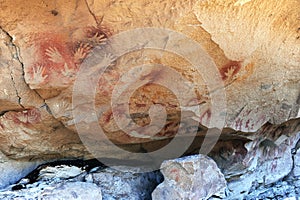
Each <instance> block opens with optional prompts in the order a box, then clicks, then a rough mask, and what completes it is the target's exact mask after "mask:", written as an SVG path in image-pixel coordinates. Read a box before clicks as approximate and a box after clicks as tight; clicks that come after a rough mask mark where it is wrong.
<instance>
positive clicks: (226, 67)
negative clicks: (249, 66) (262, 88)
mask: <svg viewBox="0 0 300 200" xmlns="http://www.w3.org/2000/svg"><path fill="white" fill-rule="evenodd" d="M231 68H233V69H234V71H233V74H232V75H236V74H237V73H238V72H239V71H240V69H241V62H240V61H230V62H229V63H227V64H225V65H224V66H222V67H221V69H220V73H221V77H222V80H226V79H228V77H227V76H226V73H227V72H228V70H230V69H231Z"/></svg>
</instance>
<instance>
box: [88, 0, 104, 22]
mask: <svg viewBox="0 0 300 200" xmlns="http://www.w3.org/2000/svg"><path fill="white" fill-rule="evenodd" d="M84 2H85V4H86V7H87V9H88V11H89V13H90V14H91V15H92V16H93V18H94V20H95V22H96V24H97V26H98V25H99V24H100V23H101V22H99V21H98V19H97V17H96V15H95V14H94V13H93V12H92V10H91V8H90V6H89V3H88V2H87V0H84Z"/></svg>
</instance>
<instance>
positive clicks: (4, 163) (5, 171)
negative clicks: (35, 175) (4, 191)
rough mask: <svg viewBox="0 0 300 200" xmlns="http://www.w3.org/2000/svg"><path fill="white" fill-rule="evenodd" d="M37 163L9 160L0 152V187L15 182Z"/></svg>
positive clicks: (37, 163)
mask: <svg viewBox="0 0 300 200" xmlns="http://www.w3.org/2000/svg"><path fill="white" fill-rule="evenodd" d="M39 164H40V163H39V162H26V161H16V160H11V159H8V158H7V157H6V156H5V155H3V154H2V153H0V174H1V176H0V189H1V188H4V187H6V186H8V185H10V184H13V183H15V182H17V181H18V180H20V179H21V178H23V177H24V176H26V175H27V174H28V173H29V172H31V171H32V170H33V169H35V168H36V167H37V165H39Z"/></svg>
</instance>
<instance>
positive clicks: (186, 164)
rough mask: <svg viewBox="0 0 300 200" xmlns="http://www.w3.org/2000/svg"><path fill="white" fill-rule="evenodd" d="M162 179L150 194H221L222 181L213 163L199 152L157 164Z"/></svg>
mask: <svg viewBox="0 0 300 200" xmlns="http://www.w3.org/2000/svg"><path fill="white" fill-rule="evenodd" d="M161 172H162V174H163V175H164V178H165V179H164V182H163V183H161V184H160V185H158V186H157V188H156V189H155V190H154V192H153V193H152V198H153V199H154V200H159V199H208V198H210V197H211V196H213V195H214V196H219V197H225V189H226V180H225V178H224V175H223V174H222V173H221V171H220V170H219V168H218V167H217V165H216V163H215V162H214V161H213V160H212V159H211V158H208V157H206V156H203V155H195V156H190V157H185V158H178V159H175V160H169V161H165V162H163V163H162V165H161Z"/></svg>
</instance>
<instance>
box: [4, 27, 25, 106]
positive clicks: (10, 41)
mask: <svg viewBox="0 0 300 200" xmlns="http://www.w3.org/2000/svg"><path fill="white" fill-rule="evenodd" d="M0 30H1V31H2V32H3V33H4V34H5V35H6V36H7V37H8V38H9V43H8V44H7V45H9V47H10V50H11V53H12V55H13V59H16V60H17V61H19V62H20V59H19V57H18V51H17V48H16V45H15V44H14V43H13V37H12V36H11V35H10V34H9V33H8V32H7V31H5V30H4V29H3V28H2V26H0ZM20 63H21V62H20ZM21 65H22V63H21ZM9 69H10V78H11V80H12V83H13V87H14V89H15V92H16V96H17V98H18V104H19V105H20V106H21V107H22V108H24V106H23V105H22V98H21V96H20V95H19V92H18V89H17V87H16V82H15V79H14V76H13V70H12V68H11V66H10V65H9ZM23 72H24V70H22V73H23ZM22 75H23V74H22Z"/></svg>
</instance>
